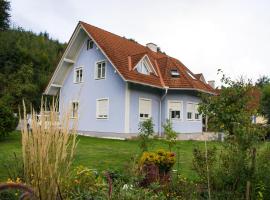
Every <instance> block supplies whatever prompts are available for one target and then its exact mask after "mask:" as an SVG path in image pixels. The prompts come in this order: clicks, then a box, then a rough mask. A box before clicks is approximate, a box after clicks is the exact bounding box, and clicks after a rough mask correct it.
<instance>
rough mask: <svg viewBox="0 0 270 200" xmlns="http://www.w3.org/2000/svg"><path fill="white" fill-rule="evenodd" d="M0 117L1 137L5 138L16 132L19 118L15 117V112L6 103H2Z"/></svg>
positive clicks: (0, 104)
mask: <svg viewBox="0 0 270 200" xmlns="http://www.w3.org/2000/svg"><path fill="white" fill-rule="evenodd" d="M0 116H1V118H0V137H4V136H6V135H7V134H8V133H10V132H12V131H13V130H15V128H16V127H17V124H18V118H17V117H15V116H14V114H13V111H12V110H11V109H10V108H9V107H8V106H7V105H6V104H4V103H0Z"/></svg>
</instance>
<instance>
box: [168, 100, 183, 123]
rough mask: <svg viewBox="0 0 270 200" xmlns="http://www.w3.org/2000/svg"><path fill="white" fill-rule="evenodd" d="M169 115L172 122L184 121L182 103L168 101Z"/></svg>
mask: <svg viewBox="0 0 270 200" xmlns="http://www.w3.org/2000/svg"><path fill="white" fill-rule="evenodd" d="M168 113H169V119H170V120H180V119H182V102H181V101H176V100H169V101H168Z"/></svg>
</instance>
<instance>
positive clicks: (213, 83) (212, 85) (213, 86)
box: [208, 80, 216, 89]
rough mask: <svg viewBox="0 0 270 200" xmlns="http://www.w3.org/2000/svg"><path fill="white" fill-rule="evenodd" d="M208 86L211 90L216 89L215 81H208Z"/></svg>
mask: <svg viewBox="0 0 270 200" xmlns="http://www.w3.org/2000/svg"><path fill="white" fill-rule="evenodd" d="M208 85H210V86H211V87H212V88H213V89H216V86H215V81H214V80H212V81H208Z"/></svg>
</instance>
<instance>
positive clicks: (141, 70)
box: [137, 60, 150, 75]
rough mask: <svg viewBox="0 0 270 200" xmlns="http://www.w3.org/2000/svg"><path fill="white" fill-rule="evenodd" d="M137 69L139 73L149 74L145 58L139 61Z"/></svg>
mask: <svg viewBox="0 0 270 200" xmlns="http://www.w3.org/2000/svg"><path fill="white" fill-rule="evenodd" d="M137 70H138V72H139V73H142V74H146V75H149V74H150V70H149V67H148V64H147V62H146V61H145V60H143V61H142V62H141V63H139V65H138V67H137Z"/></svg>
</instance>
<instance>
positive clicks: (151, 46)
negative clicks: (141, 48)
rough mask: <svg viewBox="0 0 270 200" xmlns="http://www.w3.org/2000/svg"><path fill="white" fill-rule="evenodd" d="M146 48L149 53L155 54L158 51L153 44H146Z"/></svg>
mask: <svg viewBox="0 0 270 200" xmlns="http://www.w3.org/2000/svg"><path fill="white" fill-rule="evenodd" d="M146 47H148V48H149V49H150V50H151V51H154V52H157V50H158V46H157V45H156V44H154V43H151V42H150V43H147V44H146Z"/></svg>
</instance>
